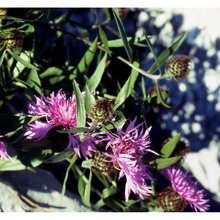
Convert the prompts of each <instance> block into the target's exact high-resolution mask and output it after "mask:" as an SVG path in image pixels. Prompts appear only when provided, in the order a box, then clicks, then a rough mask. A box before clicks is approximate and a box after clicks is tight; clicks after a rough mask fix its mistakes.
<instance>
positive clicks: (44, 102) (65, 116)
mask: <svg viewBox="0 0 220 220" xmlns="http://www.w3.org/2000/svg"><path fill="white" fill-rule="evenodd" d="M35 98H36V100H35V102H34V101H32V102H31V103H30V104H29V105H28V111H29V113H30V114H31V115H33V116H42V117H40V118H39V119H37V120H35V121H34V122H32V123H30V124H29V125H28V126H27V127H26V130H27V131H26V132H25V136H26V137H27V139H37V140H40V139H42V138H43V137H44V136H45V135H46V134H47V133H48V132H49V131H50V130H51V129H52V128H54V127H58V126H59V127H61V128H63V129H71V128H76V127H77V119H76V98H75V94H72V96H71V97H69V98H67V97H66V94H65V93H64V92H63V91H61V90H60V91H59V92H58V93H57V94H56V95H55V93H54V92H53V93H51V94H50V96H48V97H46V96H44V95H41V97H40V98H39V97H35ZM68 137H69V143H68V146H67V149H70V148H71V147H72V148H73V149H74V150H75V152H76V154H77V155H78V156H79V157H80V156H81V155H80V150H81V151H82V154H83V155H84V157H85V158H87V156H88V154H89V151H90V150H91V151H95V150H96V148H95V146H94V145H93V144H92V141H91V140H90V139H91V138H92V137H90V138H88V139H87V140H86V141H84V142H81V141H80V138H79V134H69V136H68Z"/></svg>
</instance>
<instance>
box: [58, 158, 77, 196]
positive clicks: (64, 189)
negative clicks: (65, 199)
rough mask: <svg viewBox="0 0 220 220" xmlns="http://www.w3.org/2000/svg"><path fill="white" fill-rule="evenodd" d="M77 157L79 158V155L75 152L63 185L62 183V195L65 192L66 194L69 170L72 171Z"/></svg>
mask: <svg viewBox="0 0 220 220" xmlns="http://www.w3.org/2000/svg"><path fill="white" fill-rule="evenodd" d="M76 159H77V156H76V154H74V156H73V157H72V160H71V162H70V164H69V166H68V168H67V170H66V174H65V178H64V181H63V185H62V192H61V194H62V196H64V194H65V191H66V182H67V180H68V176H69V172H70V169H71V168H72V166H73V165H74V164H75V162H76Z"/></svg>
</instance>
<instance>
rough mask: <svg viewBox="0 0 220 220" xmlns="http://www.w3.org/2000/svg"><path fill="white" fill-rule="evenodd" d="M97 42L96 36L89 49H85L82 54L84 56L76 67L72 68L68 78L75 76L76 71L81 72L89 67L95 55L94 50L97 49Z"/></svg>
mask: <svg viewBox="0 0 220 220" xmlns="http://www.w3.org/2000/svg"><path fill="white" fill-rule="evenodd" d="M97 42H98V38H95V40H94V41H93V42H92V44H91V46H90V47H89V49H88V50H87V51H86V53H85V54H84V56H83V57H82V59H81V60H80V62H79V63H78V65H77V66H76V68H75V69H74V71H73V73H72V74H71V75H70V80H72V79H73V78H74V77H76V76H77V74H78V73H83V72H84V71H85V70H86V69H87V68H88V67H89V65H90V64H91V62H92V61H93V59H94V56H95V52H96V49H97Z"/></svg>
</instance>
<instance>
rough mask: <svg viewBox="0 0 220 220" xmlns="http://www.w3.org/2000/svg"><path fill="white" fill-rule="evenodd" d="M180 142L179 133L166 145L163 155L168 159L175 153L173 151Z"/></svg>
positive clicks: (162, 151)
mask: <svg viewBox="0 0 220 220" xmlns="http://www.w3.org/2000/svg"><path fill="white" fill-rule="evenodd" d="M179 140H180V133H178V134H177V135H176V136H174V137H173V138H171V139H170V140H169V141H168V142H167V143H166V144H164V146H163V148H162V149H161V151H160V152H161V154H162V155H163V156H164V157H165V158H168V157H170V155H171V154H172V153H173V151H174V150H175V148H176V145H177V143H178V142H179Z"/></svg>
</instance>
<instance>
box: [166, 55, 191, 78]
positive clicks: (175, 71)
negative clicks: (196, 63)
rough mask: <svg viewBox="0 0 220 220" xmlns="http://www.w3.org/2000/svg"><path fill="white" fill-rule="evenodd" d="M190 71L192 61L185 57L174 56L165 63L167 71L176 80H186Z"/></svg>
mask: <svg viewBox="0 0 220 220" xmlns="http://www.w3.org/2000/svg"><path fill="white" fill-rule="evenodd" d="M191 69H192V60H191V59H190V58H189V57H188V56H185V55H176V56H173V57H172V58H170V59H169V60H168V62H167V70H168V72H169V73H170V74H171V76H172V77H174V78H175V79H176V80H181V79H183V78H186V77H187V76H188V74H189V73H190V71H191Z"/></svg>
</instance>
